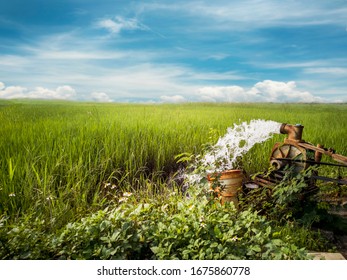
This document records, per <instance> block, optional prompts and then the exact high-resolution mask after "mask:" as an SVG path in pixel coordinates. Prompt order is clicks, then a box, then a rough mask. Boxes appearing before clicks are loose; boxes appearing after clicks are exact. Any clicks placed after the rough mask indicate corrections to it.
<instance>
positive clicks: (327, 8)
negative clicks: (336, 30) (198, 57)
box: [141, 0, 347, 30]
mask: <svg viewBox="0 0 347 280" xmlns="http://www.w3.org/2000/svg"><path fill="white" fill-rule="evenodd" d="M141 5H142V10H143V11H146V10H147V11H153V12H157V13H158V12H160V11H169V12H172V13H176V14H188V15H191V17H192V18H203V19H204V20H205V21H206V20H209V25H208V27H213V28H218V29H230V28H232V29H234V30H235V29H258V28H263V27H269V26H276V27H278V26H303V25H322V24H337V25H343V26H345V22H346V18H345V15H346V12H347V8H346V7H344V6H341V5H334V4H332V3H329V2H328V1H312V2H307V1H299V0H292V1H278V0H267V1H261V0H244V1H230V0H216V1H206V0H205V1H204V0H197V1H194V0H192V1H180V3H177V2H176V1H175V2H174V3H173V2H172V3H170V4H161V3H145V4H141ZM317 15H320V16H319V17H317Z"/></svg>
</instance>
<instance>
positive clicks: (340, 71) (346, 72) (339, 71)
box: [304, 67, 347, 76]
mask: <svg viewBox="0 0 347 280" xmlns="http://www.w3.org/2000/svg"><path fill="white" fill-rule="evenodd" d="M304 72H305V73H308V74H328V75H333V76H347V68H346V67H315V68H307V69H305V70H304Z"/></svg>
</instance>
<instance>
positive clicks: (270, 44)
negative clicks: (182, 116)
mask: <svg viewBox="0 0 347 280" xmlns="http://www.w3.org/2000/svg"><path fill="white" fill-rule="evenodd" d="M0 98H4V99H11V98H40V99H67V100H90V101H102V102H108V101H114V102H158V103H160V102H186V101H189V102H192V101H193V102H194V101H211V102H347V0H306V1H297V0H283V1H279V0H262V1H260V0H244V1H234V0H214V1H207V0H191V1H188V0H186V1H183V0H176V1H166V0H162V1H159V0H144V1H121V0H113V1H111V0H106V1H103V0H99V1H94V0H45V1H42V0H31V1H27V0H11V1H8V0H0Z"/></svg>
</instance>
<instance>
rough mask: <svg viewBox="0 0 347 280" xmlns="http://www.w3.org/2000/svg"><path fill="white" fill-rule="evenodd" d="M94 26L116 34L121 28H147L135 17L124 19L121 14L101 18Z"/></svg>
mask: <svg viewBox="0 0 347 280" xmlns="http://www.w3.org/2000/svg"><path fill="white" fill-rule="evenodd" d="M96 26H97V27H99V28H104V29H106V30H108V31H109V32H110V33H113V34H118V33H120V32H121V31H122V30H136V29H140V30H147V29H148V28H147V27H146V26H145V25H143V24H142V23H140V22H139V21H138V20H137V19H135V18H130V19H125V18H123V17H121V16H117V17H115V18H114V19H110V18H108V19H103V20H99V21H98V22H97V23H96Z"/></svg>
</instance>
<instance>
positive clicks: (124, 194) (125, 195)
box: [123, 192, 133, 197]
mask: <svg viewBox="0 0 347 280" xmlns="http://www.w3.org/2000/svg"><path fill="white" fill-rule="evenodd" d="M132 195H133V194H132V193H131V192H124V193H123V196H124V197H130V196H132Z"/></svg>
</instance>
